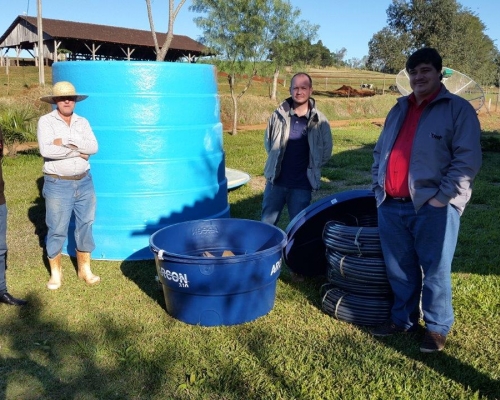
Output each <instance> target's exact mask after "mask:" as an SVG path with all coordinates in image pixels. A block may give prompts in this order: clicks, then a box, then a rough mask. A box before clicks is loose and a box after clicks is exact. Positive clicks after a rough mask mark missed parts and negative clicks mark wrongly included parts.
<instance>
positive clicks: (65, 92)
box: [40, 81, 89, 104]
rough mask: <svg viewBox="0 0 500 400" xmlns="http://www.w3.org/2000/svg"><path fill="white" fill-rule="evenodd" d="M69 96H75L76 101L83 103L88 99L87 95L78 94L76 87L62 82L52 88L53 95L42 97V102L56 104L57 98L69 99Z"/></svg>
mask: <svg viewBox="0 0 500 400" xmlns="http://www.w3.org/2000/svg"><path fill="white" fill-rule="evenodd" d="M68 96H74V97H75V98H76V99H75V101H82V100H85V99H86V98H87V97H89V96H87V95H86V94H77V93H76V89H75V87H74V86H73V85H72V84H71V83H69V82H66V81H61V82H57V83H56V84H55V85H54V86H53V87H52V94H51V95H47V96H43V97H40V100H41V101H45V102H46V103H50V104H56V102H55V100H54V99H55V98H56V97H68Z"/></svg>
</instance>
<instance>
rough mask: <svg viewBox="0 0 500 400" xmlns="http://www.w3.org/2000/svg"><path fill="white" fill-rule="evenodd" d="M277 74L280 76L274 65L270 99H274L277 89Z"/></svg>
mask: <svg viewBox="0 0 500 400" xmlns="http://www.w3.org/2000/svg"><path fill="white" fill-rule="evenodd" d="M278 76H280V70H279V68H278V67H276V68H275V69H274V74H273V90H272V92H271V100H276V91H277V90H278Z"/></svg>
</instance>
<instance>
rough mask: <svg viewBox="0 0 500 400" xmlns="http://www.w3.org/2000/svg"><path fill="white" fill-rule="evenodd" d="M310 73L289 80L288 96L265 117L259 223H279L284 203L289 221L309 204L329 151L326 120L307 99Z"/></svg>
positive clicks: (298, 74)
mask: <svg viewBox="0 0 500 400" xmlns="http://www.w3.org/2000/svg"><path fill="white" fill-rule="evenodd" d="M312 92H313V85H312V79H311V77H310V76H309V75H308V74H306V73H304V72H299V73H297V74H295V75H294V76H293V77H292V80H291V82H290V94H291V97H289V98H288V99H286V100H285V101H284V102H283V103H282V104H281V105H280V106H279V107H278V108H277V109H276V110H275V111H274V112H273V114H272V115H271V117H270V118H269V121H268V124H267V129H266V132H265V135H264V147H265V149H266V152H267V156H268V157H267V161H266V164H265V167H264V177H265V178H266V187H265V190H264V199H263V202H262V217H261V220H262V222H265V223H268V224H271V225H277V224H278V221H279V219H280V216H281V213H282V211H283V208H284V207H285V204H286V205H287V208H288V215H289V217H290V220H293V219H294V218H295V217H296V216H297V214H299V213H300V212H301V211H302V210H303V209H305V208H307V207H308V206H309V205H310V204H311V198H312V192H313V191H314V190H318V189H319V187H320V179H321V167H322V166H324V165H325V164H326V163H327V162H328V160H330V157H331V155H332V149H333V143H332V132H331V129H330V124H329V123H328V120H327V119H326V117H325V116H324V115H323V113H321V112H320V111H319V110H318V109H317V108H316V103H315V100H314V99H313V98H311V95H312Z"/></svg>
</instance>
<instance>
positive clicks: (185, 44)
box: [0, 15, 207, 60]
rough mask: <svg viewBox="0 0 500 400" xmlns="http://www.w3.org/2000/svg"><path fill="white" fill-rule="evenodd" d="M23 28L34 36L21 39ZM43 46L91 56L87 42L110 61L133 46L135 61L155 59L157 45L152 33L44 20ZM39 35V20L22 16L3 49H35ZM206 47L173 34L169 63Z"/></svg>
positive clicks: (161, 36) (8, 33) (161, 40)
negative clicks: (52, 44)
mask: <svg viewBox="0 0 500 400" xmlns="http://www.w3.org/2000/svg"><path fill="white" fill-rule="evenodd" d="M19 26H21V27H24V28H25V30H27V31H28V32H32V33H35V36H36V40H35V39H34V36H31V37H21V36H22V35H20V34H19V30H16V27H19ZM42 26H43V33H44V43H45V42H47V41H48V40H57V41H60V42H61V43H62V48H64V49H66V50H69V51H71V52H72V53H75V54H82V55H90V54H91V51H90V50H89V49H88V48H87V47H86V46H85V45H84V43H86V44H89V43H94V44H95V45H101V48H102V51H101V52H100V53H101V54H105V55H106V56H107V57H110V58H123V57H124V53H123V51H122V50H121V49H120V46H121V47H123V46H127V47H132V48H134V49H135V50H136V54H135V55H134V57H132V58H136V59H137V58H139V59H151V60H154V59H156V56H155V54H154V42H153V36H152V34H151V31H145V30H139V29H128V28H121V27H116V26H108V25H96V24H88V23H83V22H73V21H63V20H57V19H50V18H43V24H42ZM156 35H157V40H158V44H159V45H160V46H162V45H163V43H164V42H165V39H166V37H167V35H166V33H158V32H157V33H156ZM37 40H38V36H37V18H36V17H30V16H24V15H19V16H18V17H17V18H16V19H15V20H14V22H12V24H11V25H10V26H9V28H8V29H7V30H6V31H5V33H4V34H3V35H2V36H1V37H0V48H15V47H20V48H22V49H24V50H28V49H33V46H34V44H35V42H36V41H37ZM206 51H207V48H206V47H205V46H203V45H202V44H201V43H199V42H197V41H195V40H193V39H191V38H189V37H188V36H184V35H174V37H173V39H172V42H171V44H170V47H169V51H168V53H167V59H168V60H175V59H178V58H180V57H182V56H185V55H186V53H189V54H190V55H191V56H200V55H204V54H206Z"/></svg>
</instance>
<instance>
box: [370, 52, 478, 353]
mask: <svg viewBox="0 0 500 400" xmlns="http://www.w3.org/2000/svg"><path fill="white" fill-rule="evenodd" d="M441 70H442V60H441V56H440V55H439V53H438V52H437V50H435V49H433V48H422V49H419V50H417V51H416V52H414V53H413V54H412V55H411V56H410V57H409V58H408V60H407V63H406V71H407V73H408V74H409V79H410V86H411V88H412V89H413V93H412V94H410V95H409V96H405V97H401V98H399V99H398V101H397V104H396V105H395V106H394V107H393V108H392V109H391V111H390V112H389V114H388V116H387V118H386V121H385V125H384V128H383V130H382V133H381V135H380V138H379V139H378V141H377V144H376V146H375V150H374V152H373V156H374V163H373V166H372V187H373V190H374V192H375V197H376V203H377V207H378V227H379V233H380V241H381V245H382V253H383V256H384V260H385V263H386V270H387V277H388V279H389V282H390V285H391V287H392V291H393V293H394V305H393V307H392V310H391V318H390V320H389V321H387V322H386V323H385V324H383V325H381V326H378V327H375V328H374V329H372V330H371V333H372V334H373V335H374V336H388V335H392V334H397V333H406V332H411V331H415V330H417V328H418V327H419V318H420V313H421V312H422V318H423V322H424V323H425V335H424V338H423V341H422V343H421V345H420V351H421V352H424V353H431V352H436V351H441V350H443V348H444V346H445V343H446V339H447V335H448V333H449V332H450V329H451V327H452V324H453V322H454V315H453V307H452V289H451V264H452V261H453V256H454V253H455V248H456V245H457V238H458V232H459V227H460V216H461V215H462V213H463V212H464V209H465V206H466V205H467V203H468V202H469V200H470V198H471V193H472V190H471V189H472V183H473V180H474V178H475V176H476V174H477V173H478V172H479V169H480V167H481V158H482V156H481V145H480V135H481V129H480V124H479V121H478V118H477V114H476V111H475V110H474V108H473V107H472V106H471V104H470V103H469V102H468V101H467V100H465V99H463V98H461V97H459V96H457V95H454V94H452V93H450V92H449V91H448V90H447V89H446V87H445V86H444V85H443V84H442V83H441V79H442V74H441ZM420 302H421V310H420V306H419V303H420Z"/></svg>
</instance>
